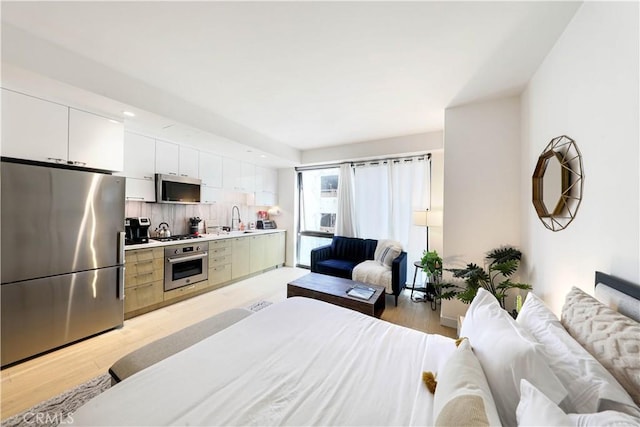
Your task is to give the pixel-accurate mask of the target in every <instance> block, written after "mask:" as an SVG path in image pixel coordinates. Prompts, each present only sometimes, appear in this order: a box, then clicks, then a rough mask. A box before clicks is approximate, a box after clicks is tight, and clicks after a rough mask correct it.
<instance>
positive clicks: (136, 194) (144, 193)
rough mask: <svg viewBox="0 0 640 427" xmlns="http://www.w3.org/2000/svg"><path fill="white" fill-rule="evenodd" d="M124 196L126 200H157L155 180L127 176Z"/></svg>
mask: <svg viewBox="0 0 640 427" xmlns="http://www.w3.org/2000/svg"><path fill="white" fill-rule="evenodd" d="M126 180H127V183H126V186H125V192H124V196H125V199H126V200H132V201H135V200H137V201H140V202H155V201H156V186H155V182H154V181H149V180H146V179H138V178H129V177H127V178H126Z"/></svg>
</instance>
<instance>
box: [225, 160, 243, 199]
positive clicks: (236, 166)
mask: <svg viewBox="0 0 640 427" xmlns="http://www.w3.org/2000/svg"><path fill="white" fill-rule="evenodd" d="M240 177H241V171H240V160H235V159H229V158H227V157H225V158H224V159H223V160H222V186H223V187H224V189H225V190H234V191H240Z"/></svg>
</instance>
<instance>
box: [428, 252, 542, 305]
mask: <svg viewBox="0 0 640 427" xmlns="http://www.w3.org/2000/svg"><path fill="white" fill-rule="evenodd" d="M485 258H486V259H487V261H489V265H488V267H487V270H486V271H485V269H484V268H482V267H480V266H478V265H477V264H474V263H469V264H467V266H466V267H465V268H446V269H445V270H446V271H450V272H451V273H453V277H455V278H460V279H464V286H460V285H458V284H456V283H447V284H443V285H441V287H442V288H443V289H442V293H441V298H445V299H451V298H454V297H455V298H458V299H459V300H460V301H462V302H464V303H465V304H469V303H470V302H471V301H472V300H473V298H474V297H475V296H476V294H477V293H478V289H480V288H481V287H482V288H484V289H486V290H487V291H489V292H491V293H492V294H493V295H494V296H495V297H496V299H497V300H498V301H499V302H500V306H501V307H502V308H505V306H504V300H505V297H506V296H507V292H508V291H509V289H526V290H529V289H531V285H528V284H526V283H516V282H512V281H511V280H510V279H509V278H510V277H511V276H512V275H513V273H515V272H516V270H518V266H519V265H520V259H521V258H522V252H520V251H519V250H518V249H515V248H512V247H502V248H497V249H493V250H492V251H490V252H489V253H488V254H487V256H486V257H485ZM499 278H502V279H503V280H502V281H499Z"/></svg>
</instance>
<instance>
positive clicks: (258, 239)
mask: <svg viewBox="0 0 640 427" xmlns="http://www.w3.org/2000/svg"><path fill="white" fill-rule="evenodd" d="M250 239H251V251H250V253H251V256H250V259H249V271H250V273H256V272H258V271H260V270H264V269H265V268H267V265H268V262H267V259H268V255H267V253H266V251H267V245H266V243H267V235H266V234H260V235H256V236H251V237H250Z"/></svg>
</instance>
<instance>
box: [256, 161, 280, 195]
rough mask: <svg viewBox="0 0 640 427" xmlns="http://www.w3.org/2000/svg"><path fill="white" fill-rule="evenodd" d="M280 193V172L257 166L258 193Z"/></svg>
mask: <svg viewBox="0 0 640 427" xmlns="http://www.w3.org/2000/svg"><path fill="white" fill-rule="evenodd" d="M260 191H266V192H269V193H277V192H278V171H277V170H275V169H271V168H263V167H261V166H256V192H260Z"/></svg>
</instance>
